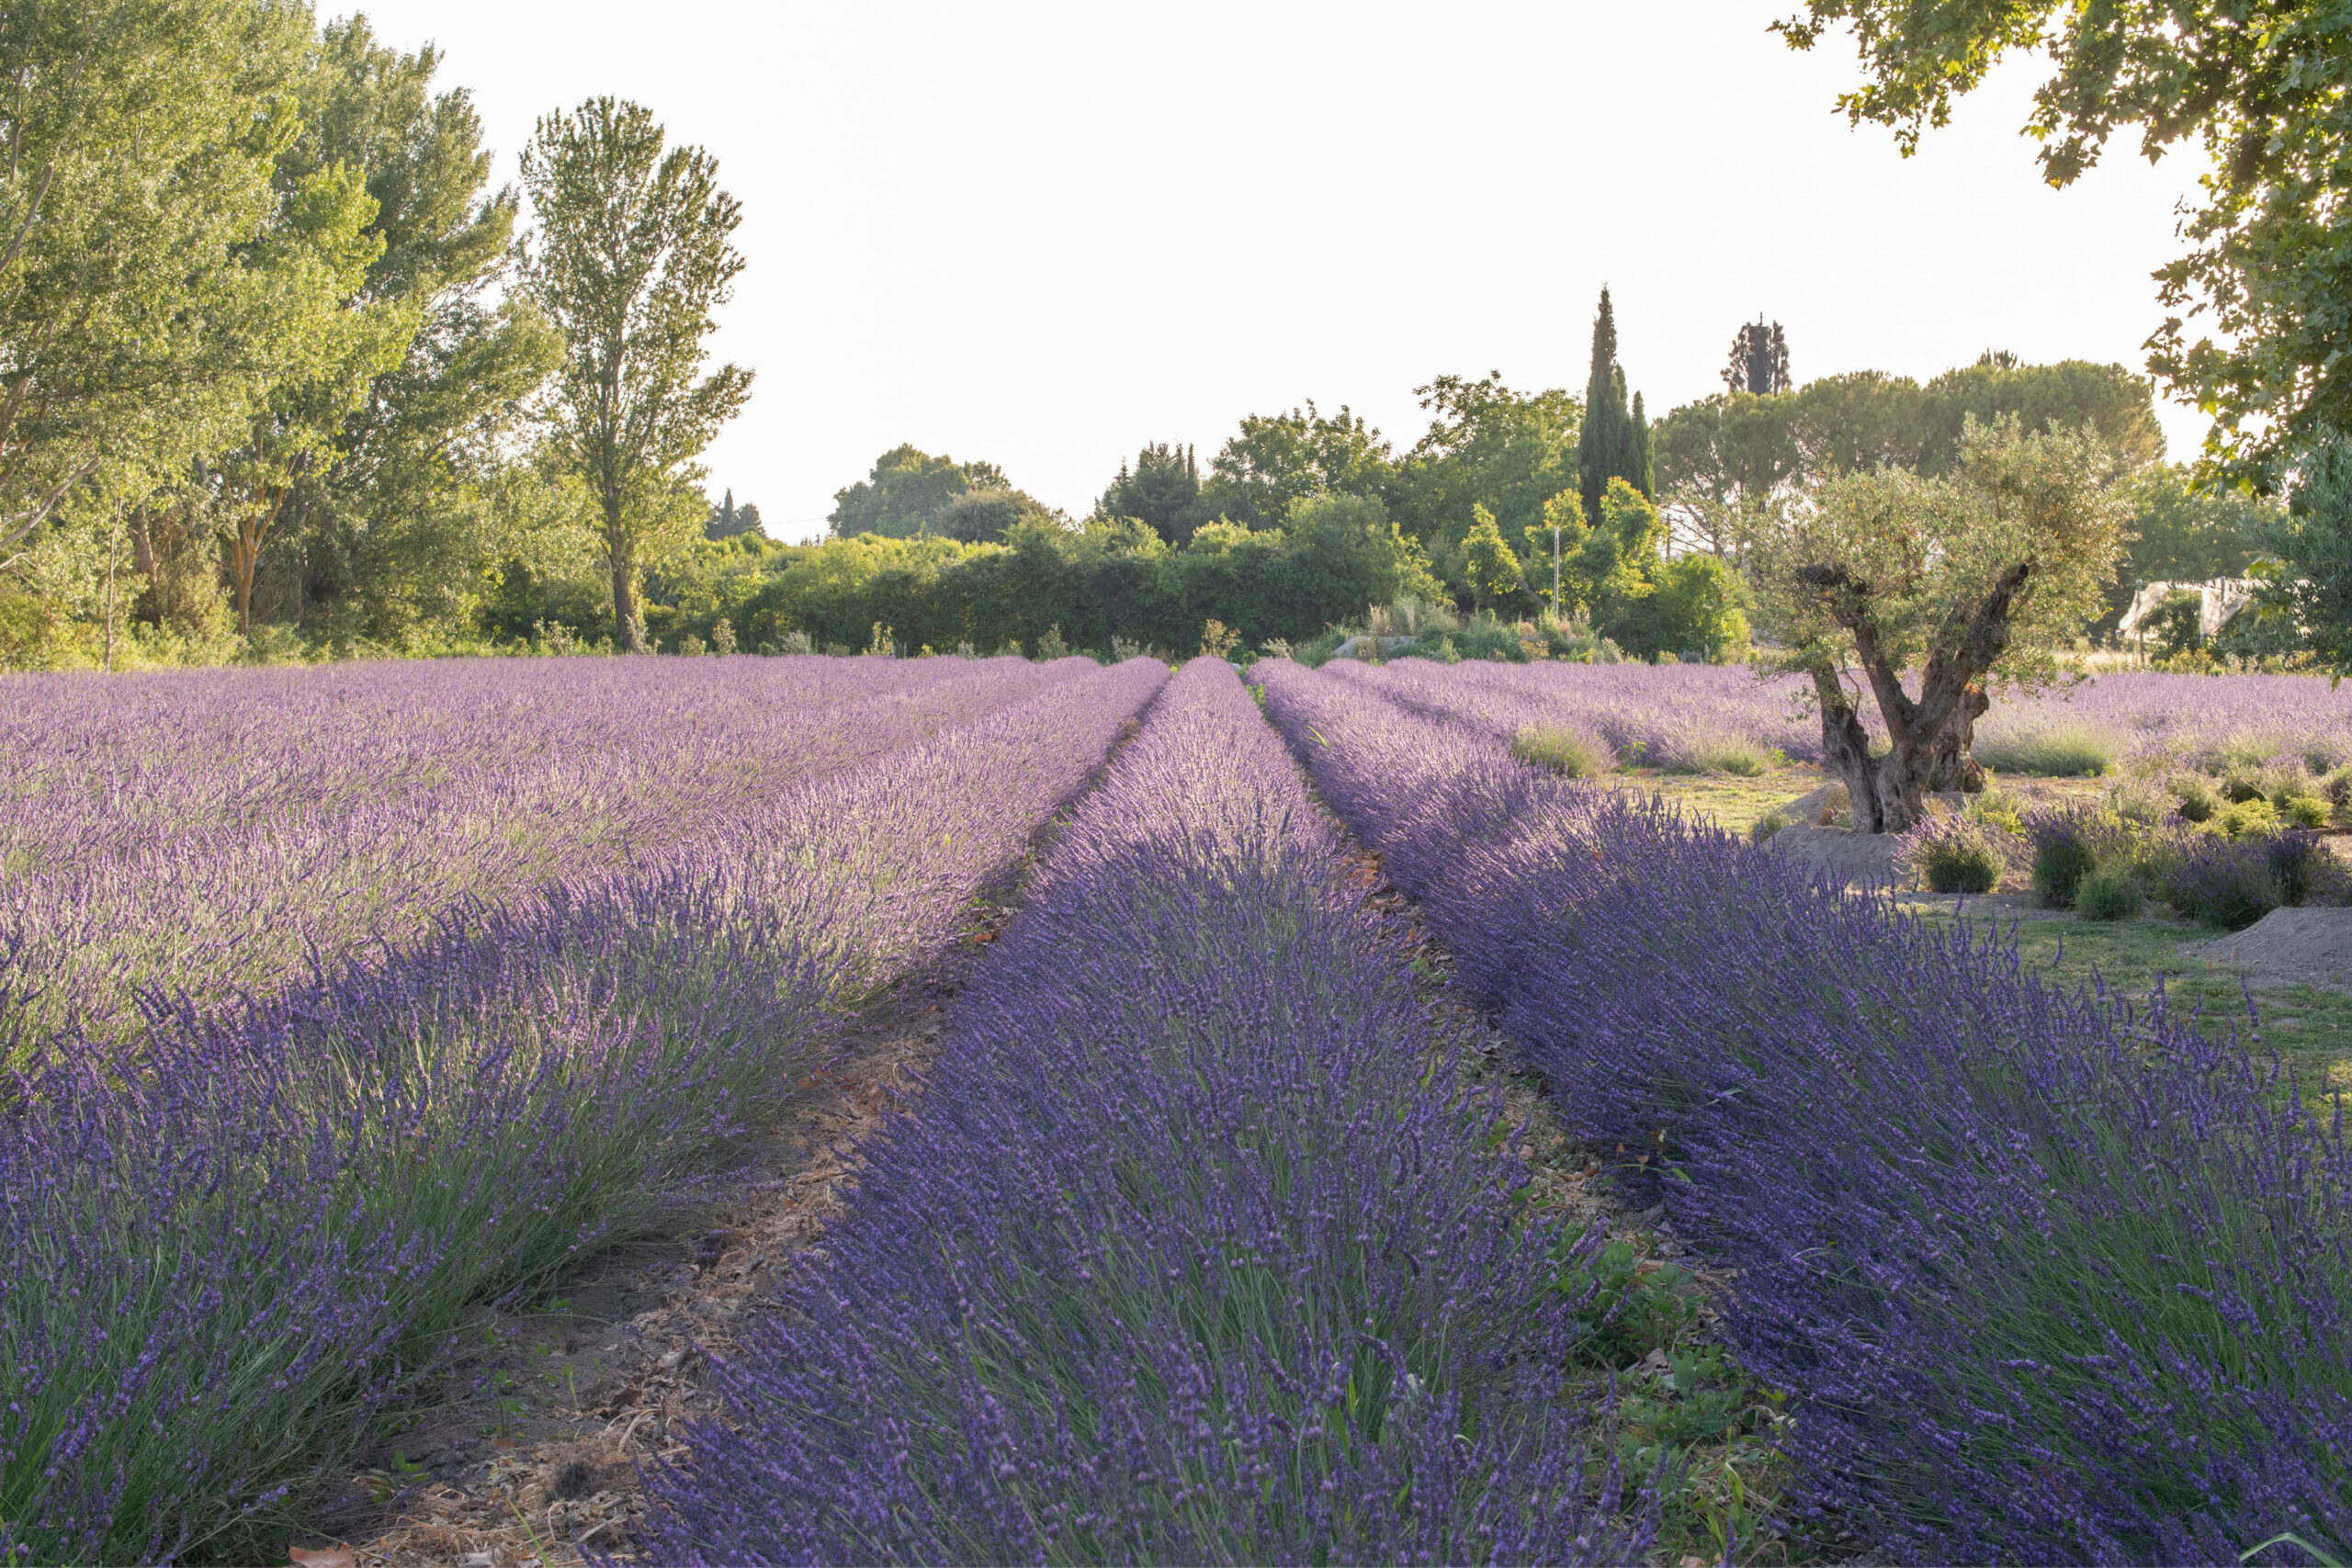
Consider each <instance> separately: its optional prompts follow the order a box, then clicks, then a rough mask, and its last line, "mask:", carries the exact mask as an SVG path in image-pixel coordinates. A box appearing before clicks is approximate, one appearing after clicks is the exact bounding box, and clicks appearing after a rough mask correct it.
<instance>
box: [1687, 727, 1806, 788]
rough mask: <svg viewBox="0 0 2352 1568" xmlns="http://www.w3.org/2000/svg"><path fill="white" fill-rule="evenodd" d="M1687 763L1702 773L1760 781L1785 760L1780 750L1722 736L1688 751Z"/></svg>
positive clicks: (1747, 740) (1742, 736)
mask: <svg viewBox="0 0 2352 1568" xmlns="http://www.w3.org/2000/svg"><path fill="white" fill-rule="evenodd" d="M1691 761H1693V762H1695V763H1696V764H1697V765H1698V768H1699V771H1700V772H1702V773H1732V774H1735V775H1736V776H1738V777H1740V778H1744V779H1752V778H1759V777H1761V776H1762V775H1764V774H1765V773H1770V772H1771V771H1772V769H1773V768H1774V767H1775V766H1776V765H1777V764H1779V763H1781V762H1783V761H1787V759H1786V758H1784V757H1783V756H1781V753H1780V752H1779V751H1777V750H1773V749H1772V748H1770V747H1769V746H1765V745H1762V744H1760V743H1758V741H1757V740H1756V739H1753V738H1752V737H1749V736H1746V735H1723V736H1716V737H1713V739H1707V740H1703V741H1702V742H1700V743H1699V744H1698V745H1697V746H1695V747H1693V748H1691Z"/></svg>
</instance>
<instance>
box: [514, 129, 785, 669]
mask: <svg viewBox="0 0 2352 1568" xmlns="http://www.w3.org/2000/svg"><path fill="white" fill-rule="evenodd" d="M665 141H666V137H665V135H664V132H663V131H662V126H661V124H660V123H659V122H658V121H656V120H655V119H654V118H653V116H652V113H651V112H650V110H648V109H646V108H645V107H643V106H641V105H639V104H633V103H628V102H627V101H625V100H622V99H617V98H610V97H598V98H591V99H589V100H588V101H587V102H586V103H584V104H582V105H581V106H580V107H579V109H578V110H577V111H575V112H573V113H571V114H563V113H557V114H553V115H548V116H546V117H544V118H541V119H540V121H539V123H538V130H537V134H536V135H535V136H534V137H533V139H532V141H531V145H530V146H529V147H527V148H526V149H525V150H524V153H523V184H524V186H526V188H527V189H528V190H529V191H530V193H531V205H532V207H533V209H535V210H536V211H537V214H538V218H539V225H540V231H539V243H538V246H537V250H536V252H535V253H534V254H533V255H532V257H531V261H530V265H529V266H528V268H527V269H526V272H525V275H524V282H525V286H526V291H527V294H528V297H529V298H530V299H531V300H532V301H533V303H535V304H537V306H538V307H539V309H540V310H544V311H545V312H546V313H547V315H548V319H549V320H551V321H554V322H555V323H556V324H557V326H558V327H560V329H561V330H562V332H563V333H564V337H565V340H566V349H565V354H564V360H563V366H562V368H561V370H560V374H559V376H558V378H557V379H558V386H559V392H558V400H557V406H556V418H555V439H556V442H557V445H558V447H559V450H560V451H561V452H562V454H563V456H564V457H565V459H566V460H567V461H568V462H569V463H570V464H571V466H572V468H574V470H575V471H576V472H578V473H579V475H580V476H581V477H582V479H583V480H584V481H585V483H586V484H587V487H588V490H589V491H590V493H591V494H592V495H593V496H594V498H595V501H596V505H597V509H598V512H599V514H600V516H601V518H602V523H603V531H602V536H601V537H602V541H603V545H604V549H605V560H606V564H607V566H608V567H609V569H610V571H611V575H612V587H613V616H614V619H615V620H616V622H618V623H619V625H620V626H621V627H622V628H623V630H624V631H625V633H626V634H627V635H628V638H629V640H630V642H631V644H632V646H635V645H637V644H638V643H639V642H641V641H642V639H643V635H644V633H643V626H642V622H641V620H640V618H639V615H638V614H637V604H636V593H637V577H638V572H639V570H640V569H641V568H642V567H643V566H645V565H646V564H648V563H649V562H651V561H655V560H658V559H660V558H662V556H663V555H664V554H666V553H668V552H670V551H672V550H674V549H679V548H683V547H684V545H685V544H686V543H687V542H688V541H690V540H692V539H693V538H695V537H696V536H698V535H699V534H700V532H701V526H702V522H703V519H704V517H705V516H706V515H707V502H703V501H702V499H701V498H700V496H699V495H697V494H695V491H694V489H693V486H694V484H695V481H697V480H699V479H701V477H702V474H701V470H700V468H698V467H697V466H696V463H695V459H697V458H698V457H700V456H701V455H702V452H703V449H704V448H705V447H707V446H709V445H710V442H711V439H712V438H713V437H714V436H716V435H717V434H718V431H719V428H720V427H721V426H722V425H724V424H725V423H727V422H728V421H729V420H730V419H732V418H734V417H735V415H736V414H737V413H738V412H741V409H742V407H743V404H744V403H745V401H747V400H749V399H750V397H751V392H752V373H751V372H750V371H749V370H746V369H744V368H742V367H741V366H736V365H722V366H720V367H718V368H717V369H716V370H713V371H712V372H710V373H709V374H708V375H704V374H703V373H702V368H703V365H704V362H705V361H706V360H707V358H708V356H709V349H708V347H707V340H708V338H709V336H710V333H711V332H712V331H713V330H714V328H715V327H716V325H717V323H716V322H715V321H713V320H712V312H713V311H715V310H717V309H718V307H719V306H721V305H723V304H725V303H726V302H727V300H728V299H729V298H731V297H732V295H733V292H734V283H735V278H736V276H737V275H738V274H739V273H741V271H742V270H743V258H742V255H741V253H740V252H738V251H737V250H736V249H735V245H734V240H733V235H734V232H735V230H736V228H737V226H738V225H739V224H741V222H742V207H741V203H739V202H738V201H736V199H735V198H734V197H731V196H729V195H728V194H727V193H726V192H725V191H723V190H721V189H719V188H718V160H717V159H716V158H713V157H712V156H711V155H710V154H709V153H707V152H704V151H703V150H702V149H701V148H699V147H675V148H665V145H664V143H665Z"/></svg>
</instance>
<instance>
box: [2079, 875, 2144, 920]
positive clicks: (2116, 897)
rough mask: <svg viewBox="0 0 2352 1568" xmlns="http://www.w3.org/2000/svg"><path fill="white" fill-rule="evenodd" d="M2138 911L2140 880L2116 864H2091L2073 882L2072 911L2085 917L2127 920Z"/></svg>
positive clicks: (2087, 918) (2088, 918)
mask: <svg viewBox="0 0 2352 1568" xmlns="http://www.w3.org/2000/svg"><path fill="white" fill-rule="evenodd" d="M2139 912H2140V884H2139V883H2138V882H2137V881H2136V880H2134V879H2133V877H2132V875H2131V872H2130V871H2128V870H2126V869H2125V868H2124V867H2122V866H2120V865H2102V866H2096V867H2094V868H2092V871H2091V873H2090V874H2089V875H2087V876H2086V877H2084V878H2083V880H2082V881H2081V882H2080V883H2078V884H2076V885H2075V913H2076V914H2078V915H2080V916H2081V917H2082V918H2083V919H2086V920H2128V919H2131V918H2132V917H2133V916H2134V915H2137V914H2138V913H2139Z"/></svg>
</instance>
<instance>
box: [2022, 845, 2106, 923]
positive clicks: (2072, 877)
mask: <svg viewBox="0 0 2352 1568" xmlns="http://www.w3.org/2000/svg"><path fill="white" fill-rule="evenodd" d="M2097 864H2098V860H2097V858H2096V857H2095V855H2094V853H2093V852H2092V850H2091V846H2090V845H2089V844H2088V843H2087V842H2086V841H2085V840H2084V839H2083V837H2082V836H2080V835H2078V834H2073V833H2063V832H2044V833H2038V834H2036V835H2035V842H2034V846H2033V890H2034V892H2035V893H2037V894H2039V895H2040V896H2041V901H2042V902H2043V903H2044V904H2047V905H2048V906H2050V907H2051V908H2053V909H2066V908H2073V907H2074V903H2075V893H2076V891H2077V890H2078V889H2080V888H2081V886H2082V883H2083V878H2084V877H2086V876H2088V875H2089V874H2091V871H2092V869H2093V868H2094V867H2095V866H2096V865H2097Z"/></svg>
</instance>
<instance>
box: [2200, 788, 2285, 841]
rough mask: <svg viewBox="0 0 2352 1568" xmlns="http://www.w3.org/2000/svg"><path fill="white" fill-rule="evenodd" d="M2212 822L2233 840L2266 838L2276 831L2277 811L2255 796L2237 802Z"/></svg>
mask: <svg viewBox="0 0 2352 1568" xmlns="http://www.w3.org/2000/svg"><path fill="white" fill-rule="evenodd" d="M2214 820H2215V821H2216V822H2218V823H2219V824H2220V825H2221V829H2222V832H2223V833H2225V834H2227V835H2228V836H2229V837H2231V838H2233V839H2261V838H2267V837H2269V836H2270V835H2271V834H2273V833H2276V832H2277V831H2278V807H2274V806H2272V805H2271V804H2270V803H2269V802H2268V801H2267V800H2265V799H2263V798H2262V796H2260V795H2256V796H2255V797H2254V798H2253V799H2251V800H2241V801H2239V802H2238V803H2237V804H2236V805H2234V806H2233V807H2230V808H2229V809H2228V810H2227V811H2224V812H2222V814H2221V816H2219V817H2217V818H2214Z"/></svg>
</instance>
